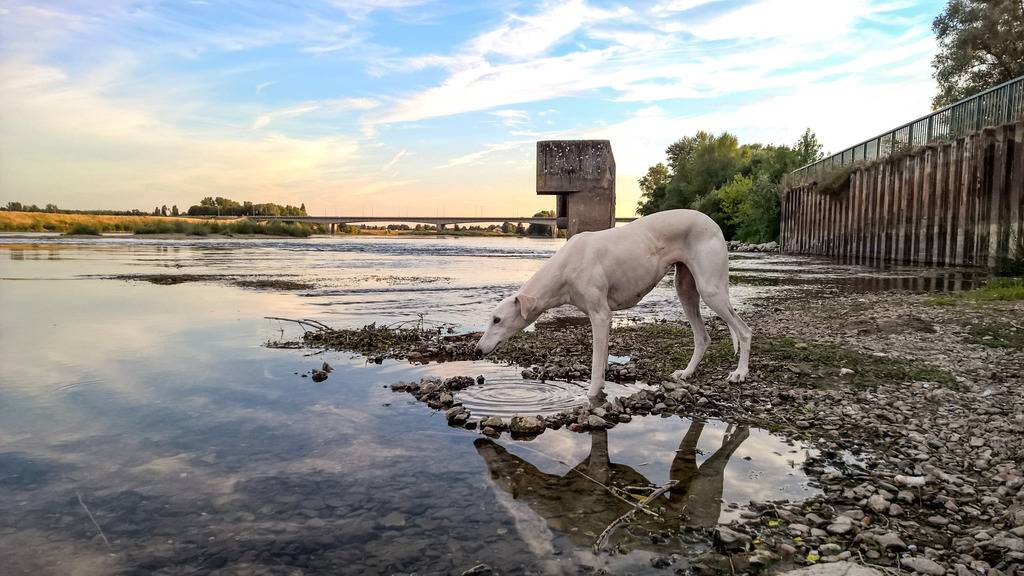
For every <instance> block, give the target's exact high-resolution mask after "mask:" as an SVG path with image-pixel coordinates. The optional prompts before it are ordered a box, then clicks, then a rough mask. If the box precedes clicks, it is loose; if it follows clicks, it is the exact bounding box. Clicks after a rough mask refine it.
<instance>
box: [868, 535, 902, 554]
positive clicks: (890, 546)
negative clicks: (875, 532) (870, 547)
mask: <svg viewBox="0 0 1024 576" xmlns="http://www.w3.org/2000/svg"><path fill="white" fill-rule="evenodd" d="M875 542H877V543H878V545H879V546H881V547H882V549H883V550H894V551H896V552H903V551H904V550H906V549H907V545H906V543H904V542H903V540H902V539H901V538H900V537H899V535H898V534H896V533H895V532H886V533H885V534H882V535H881V536H875Z"/></svg>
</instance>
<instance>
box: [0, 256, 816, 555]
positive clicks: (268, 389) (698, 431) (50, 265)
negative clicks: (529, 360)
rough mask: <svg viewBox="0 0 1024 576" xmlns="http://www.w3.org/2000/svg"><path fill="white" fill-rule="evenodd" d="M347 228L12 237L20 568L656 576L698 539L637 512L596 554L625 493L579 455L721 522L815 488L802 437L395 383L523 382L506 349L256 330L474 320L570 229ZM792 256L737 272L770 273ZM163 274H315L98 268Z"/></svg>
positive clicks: (0, 445) (5, 411) (13, 499)
mask: <svg viewBox="0 0 1024 576" xmlns="http://www.w3.org/2000/svg"><path fill="white" fill-rule="evenodd" d="M34 241H35V240H34ZM332 242H333V241H329V240H325V241H320V240H313V241H310V242H308V243H307V242H295V243H288V242H281V241H259V242H255V243H254V242H253V241H249V240H246V241H244V242H235V243H223V244H215V245H208V244H204V243H201V242H193V243H190V244H174V245H172V246H165V245H162V244H160V243H158V242H149V243H138V242H133V241H126V240H120V239H118V240H116V241H107V240H106V239H104V240H103V241H98V242H97V241H93V242H87V243H78V242H73V243H72V242H63V241H62V242H60V243H55V244H50V245H39V244H32V243H26V242H22V241H18V242H17V243H13V244H12V243H10V242H9V243H7V244H4V245H2V246H0V278H2V279H0V358H2V362H3V364H2V366H3V369H2V370H0V557H2V558H5V563H6V564H5V570H7V572H6V573H10V574H69V573H76V574H116V573H133V572H134V573H178V572H183V571H184V572H187V571H190V570H194V571H195V572H198V573H209V572H215V571H217V570H228V571H229V573H230V570H234V569H240V568H253V569H257V570H258V571H259V572H262V573H281V574H285V573H290V572H291V571H292V570H294V569H300V570H302V571H304V572H305V573H314V574H315V573H332V574H338V573H341V574H377V573H379V574H391V573H396V572H397V573H402V572H412V571H417V572H419V573H446V572H456V573H459V572H461V571H462V570H465V569H467V568H469V567H471V566H473V565H475V564H476V563H478V562H487V563H490V564H492V565H500V566H504V567H506V572H508V573H517V572H522V571H530V570H532V571H542V570H549V571H550V570H562V569H566V570H568V571H570V572H574V571H575V568H572V567H575V566H577V565H579V564H586V565H593V566H606V567H610V568H616V569H624V567H630V569H637V570H640V571H643V570H646V569H649V563H648V559H649V557H650V555H652V554H655V553H663V552H665V551H666V550H668V549H669V548H670V547H671V546H675V547H676V548H675V549H677V550H692V551H695V552H696V551H699V549H700V548H701V547H702V546H706V542H704V541H703V540H701V539H700V538H696V539H694V540H692V541H687V542H680V541H676V542H673V543H671V544H669V543H665V544H664V546H661V547H659V546H651V545H646V544H643V543H642V542H641V539H639V538H638V536H637V534H641V533H642V530H643V529H645V528H651V527H649V526H639V527H637V528H636V530H633V531H631V532H622V533H619V534H617V535H616V538H618V539H619V540H616V542H620V543H623V544H624V545H626V546H628V547H629V548H631V549H635V552H633V553H632V554H629V555H625V556H617V557H615V558H611V559H610V558H607V557H596V556H594V555H593V553H592V552H590V551H589V546H590V545H591V544H592V542H593V538H594V537H595V536H596V534H597V533H600V531H601V530H603V528H604V525H606V523H607V521H610V520H609V518H610V516H611V515H612V514H616V513H619V512H620V510H619V509H618V508H617V506H618V505H619V504H621V502H619V501H617V500H615V499H614V498H613V499H612V500H609V499H608V497H607V491H606V490H604V489H603V488H600V487H599V486H596V485H595V484H594V483H593V482H590V481H587V480H585V479H584V481H583V482H580V478H579V477H578V474H576V473H574V472H572V470H574V469H576V468H578V467H579V466H583V467H584V468H585V469H586V470H587V471H589V472H587V473H588V474H605V477H606V478H607V479H608V482H610V483H612V484H614V483H616V482H618V481H619V480H621V481H622V482H623V484H624V485H625V484H629V485H636V484H644V485H646V484H654V485H662V484H664V483H666V482H668V481H669V480H671V479H676V480H679V481H680V485H679V488H678V489H676V490H674V491H673V492H672V493H670V494H669V496H668V500H667V501H668V502H669V504H670V506H669V507H670V508H671V505H674V504H672V503H674V502H685V501H687V499H688V498H690V497H691V496H693V495H699V497H700V498H699V499H700V501H701V502H702V503H703V504H704V509H703V510H702V511H701V512H700V513H699V514H697V513H696V510H695V509H694V508H696V507H693V508H689V512H688V513H687V514H686V515H685V517H684V515H681V514H676V515H672V514H669V515H667V518H668V520H667V521H666V522H668V524H669V525H670V526H672V527H677V528H678V527H680V526H690V527H692V526H709V525H711V524H713V523H714V521H715V519H716V516H717V512H718V509H719V506H720V505H722V506H726V512H725V514H724V515H723V516H722V519H723V520H724V519H728V518H731V517H733V516H735V513H736V512H735V511H734V510H731V509H729V508H728V504H729V503H736V504H744V503H746V502H747V501H749V500H751V499H757V500H763V499H771V498H799V497H802V496H804V495H806V494H808V493H810V492H812V491H813V488H811V487H810V486H809V485H808V484H807V480H806V478H805V477H804V476H803V474H802V472H801V471H800V462H802V459H803V457H804V451H803V448H802V447H801V446H790V445H788V444H786V443H785V442H783V441H782V440H781V439H779V438H777V437H774V436H772V435H770V434H768V433H766V432H763V431H759V430H749V431H748V430H745V429H737V428H730V427H729V426H728V424H726V423H722V422H707V423H703V424H700V423H697V424H695V423H692V422H690V421H688V420H686V419H682V418H678V417H671V418H656V417H649V418H639V419H637V420H636V421H634V422H632V423H630V424H627V425H620V426H618V427H616V428H614V429H612V430H611V431H609V432H608V433H607V435H606V437H605V435H603V434H599V435H597V436H591V435H582V434H573V433H570V432H568V431H567V430H560V431H549V432H547V433H545V434H543V435H541V436H540V437H538V438H537V439H536V440H534V441H531V442H516V441H511V440H509V439H507V438H503V439H500V440H498V441H497V442H491V441H488V440H483V439H482V438H481V437H480V436H479V435H478V434H476V433H475V432H470V431H465V430H460V429H453V428H449V427H448V426H447V425H446V424H445V421H444V417H443V414H440V413H435V412H433V411H431V410H430V409H428V408H427V407H426V406H423V405H421V404H418V403H416V402H414V401H413V400H412V398H411V396H408V395H406V394H396V393H393V392H391V391H390V389H388V388H387V385H389V384H391V383H394V382H397V381H400V380H414V379H418V378H420V377H422V376H426V375H434V374H437V375H450V374H455V373H458V374H465V375H471V376H475V375H476V374H485V375H487V376H488V378H503V379H506V380H508V381H509V382H513V381H515V379H517V378H518V377H519V376H518V369H516V368H514V367H501V366H497V365H494V364H490V363H487V362H465V363H456V364H448V365H441V366H437V365H433V366H412V365H409V364H406V363H402V362H396V361H385V362H384V363H383V364H382V365H375V364H367V363H366V362H365V361H364V360H363V359H361V358H358V357H354V356H352V355H349V354H343V353H327V354H324V355H317V356H306V354H308V353H309V352H308V351H302V350H277V349H267V348H265V347H263V346H262V344H263V343H264V342H265V341H267V340H268V339H271V338H277V337H279V336H280V334H279V330H281V329H285V330H294V328H292V327H290V326H282V325H281V324H280V323H278V322H274V321H268V320H265V319H264V318H263V317H264V316H284V317H318V318H320V319H322V320H325V321H328V322H331V323H334V324H339V325H345V324H349V325H361V324H363V323H365V322H367V321H373V320H376V321H385V320H408V319H410V316H411V315H412V316H414V315H415V313H417V312H425V313H427V314H428V315H429V316H430V317H435V318H436V319H441V320H445V321H450V322H453V323H456V324H457V325H459V326H460V327H462V328H464V329H468V328H472V327H473V326H474V323H475V322H476V320H477V318H478V317H486V310H487V308H489V307H490V305H491V301H492V300H495V299H496V298H498V297H500V296H501V295H502V294H504V293H505V292H507V291H509V290H511V289H512V288H513V287H514V286H516V285H518V283H519V282H521V281H522V280H523V279H525V278H526V277H527V276H528V275H529V274H530V273H531V272H532V271H533V270H534V269H535V268H536V267H537V266H539V264H540V263H541V262H542V261H543V258H544V257H546V256H547V255H548V254H549V253H550V252H551V250H553V249H554V248H555V247H556V246H557V245H556V244H554V243H552V242H550V241H544V240H522V241H519V240H508V239H499V240H493V239H480V240H476V239H474V240H467V239H459V240H419V239H416V240H400V241H395V240H390V239H389V240H372V241H365V242H364V241H363V240H358V241H355V242H352V243H350V244H351V245H347V244H346V245H345V246H335V245H334V244H332ZM353 246H354V247H353ZM373 246H377V248H373ZM310 247H313V248H315V249H314V250H309V249H308V248H310ZM420 248H422V249H424V250H425V252H422V253H417V252H415V249H420ZM375 250H377V251H375ZM380 250H385V252H383V253H382V252H379V251H380ZM786 261H787V260H786V259H785V258H777V257H776V258H775V259H772V258H767V259H761V260H757V261H756V262H757V263H756V264H754V263H750V262H746V263H745V264H744V266H748V267H751V268H757V267H759V266H763V267H764V269H765V270H766V272H765V274H771V273H775V272H771V270H776V269H785V266H786V264H785V262H786ZM772 262H775V263H776V264H777V267H776V268H773V267H772V266H773V265H772V264H771V263H772ZM152 272H171V273H185V272H188V273H222V274H223V273H229V274H240V273H255V274H264V275H288V276H290V277H293V278H298V279H301V280H312V281H314V282H315V283H316V284H317V288H316V289H314V290H312V291H309V292H299V293H277V292H272V291H265V290H247V289H241V288H237V287H232V286H226V285H222V284H216V283H192V284H181V285H175V286H157V285H152V284H148V283H145V282H124V281H112V280H102V279H98V277H99V276H105V275H115V274H126V273H131V274H137V273H152ZM419 275H423V276H424V277H427V278H428V279H427V280H426V281H417V280H416V278H417V276H419ZM437 278H443V280H437ZM439 285H441V286H442V287H443V289H442V290H438V286H439ZM396 286H398V287H402V288H403V289H402V290H401V291H398V290H388V288H395V287H396ZM780 289H783V288H781V287H778V286H770V287H762V286H755V287H752V288H751V290H753V291H756V293H764V292H763V291H765V290H780ZM670 290H671V288H668V289H667V290H662V288H659V289H658V290H656V292H655V293H654V294H652V296H650V297H649V300H651V302H650V303H646V301H645V306H647V308H644V307H641V309H640V310H638V312H637V313H638V314H640V315H641V316H642V315H644V314H648V313H652V312H653V313H657V314H659V315H664V316H666V317H674V316H673V315H674V312H673V311H672V309H671V308H668V306H667V305H663V304H661V303H660V302H661V300H660V299H662V298H664V299H665V300H668V297H669V296H668V294H669V291H670ZM662 292H665V293H664V294H662ZM663 308H668V310H664V309H663ZM323 360H327V361H329V362H330V363H331V364H332V365H334V367H335V368H336V371H335V372H334V373H332V374H331V376H330V378H329V379H328V380H327V381H326V382H324V383H321V384H315V383H313V382H311V381H310V379H308V378H302V377H300V375H299V374H301V373H303V372H307V371H308V370H309V369H311V368H314V367H316V366H319V364H320V362H322V361H323ZM582 392H583V391H582V389H581V394H582ZM727 437H728V439H727ZM474 441H476V442H475V443H474ZM680 449H683V452H677V450H680ZM595 455H596V456H595ZM681 456H685V457H681ZM748 458H749V459H748ZM695 467H696V469H695ZM584 468H581V469H580V470H583V469H584ZM520 470H523V472H519V471H520ZM602 470H603V472H602ZM595 487H596V488H597V489H595ZM719 493H720V495H719ZM79 498H81V501H79ZM719 498H720V499H721V502H719V501H718V500H719ZM577 505H578V506H577ZM708 506H710V507H711V508H707V507H708ZM580 507H582V509H584V513H583V514H580V513H579V511H578V510H579V509H580ZM86 509H88V511H86ZM587 510H589V512H588V511H587ZM89 514H92V515H93V518H94V519H95V521H96V525H98V526H99V527H100V528H101V529H102V530H103V532H104V536H105V537H106V538H107V540H108V541H109V544H110V548H109V549H108V548H107V545H106V544H105V543H104V541H103V538H102V537H101V536H100V535H99V533H98V530H97V529H96V525H94V524H93V523H92V520H90V518H89ZM611 519H614V518H611Z"/></svg>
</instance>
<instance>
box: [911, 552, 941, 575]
mask: <svg viewBox="0 0 1024 576" xmlns="http://www.w3.org/2000/svg"><path fill="white" fill-rule="evenodd" d="M900 565H902V566H903V567H904V568H908V569H910V570H913V571H914V572H918V573H920V574H931V575H932V576H943V575H944V574H945V573H946V569H945V568H943V567H942V566H941V565H940V564H939V563H938V562H936V561H934V560H929V559H928V558H925V557H923V556H908V557H906V558H900Z"/></svg>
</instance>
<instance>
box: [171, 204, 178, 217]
mask: <svg viewBox="0 0 1024 576" xmlns="http://www.w3.org/2000/svg"><path fill="white" fill-rule="evenodd" d="M177 215H178V205H177V204H175V205H174V206H171V216H177Z"/></svg>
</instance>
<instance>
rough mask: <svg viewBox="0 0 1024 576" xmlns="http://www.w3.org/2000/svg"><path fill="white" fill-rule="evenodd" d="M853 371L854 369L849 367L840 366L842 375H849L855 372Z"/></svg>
mask: <svg viewBox="0 0 1024 576" xmlns="http://www.w3.org/2000/svg"><path fill="white" fill-rule="evenodd" d="M853 373H854V372H853V370H850V369H849V368H840V369H839V375H840V376H848V375H850V374H853Z"/></svg>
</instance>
